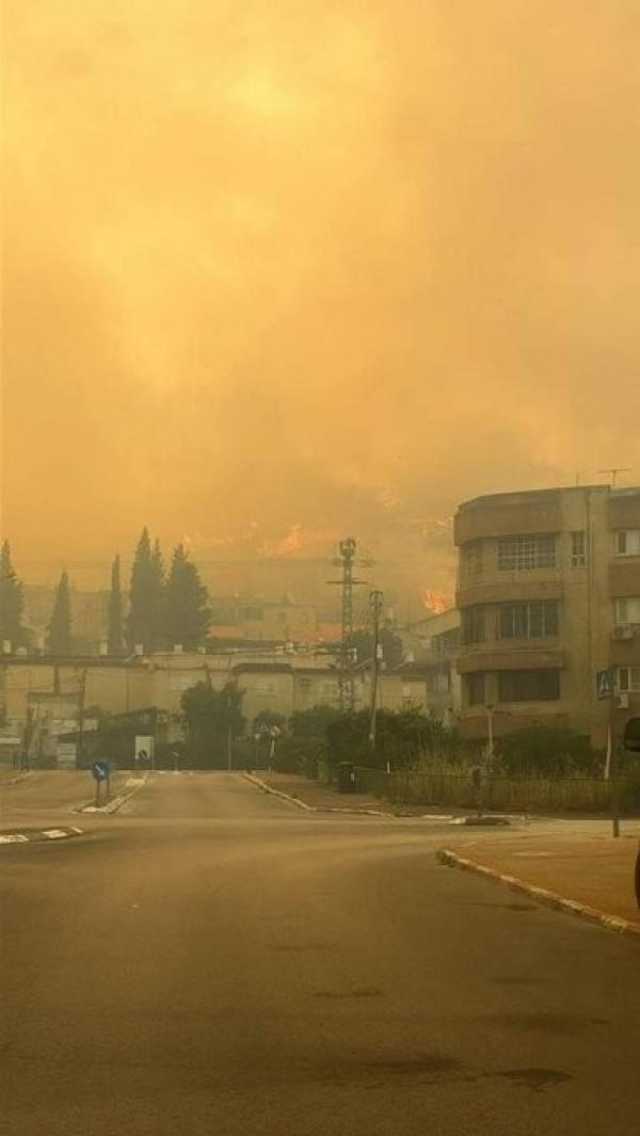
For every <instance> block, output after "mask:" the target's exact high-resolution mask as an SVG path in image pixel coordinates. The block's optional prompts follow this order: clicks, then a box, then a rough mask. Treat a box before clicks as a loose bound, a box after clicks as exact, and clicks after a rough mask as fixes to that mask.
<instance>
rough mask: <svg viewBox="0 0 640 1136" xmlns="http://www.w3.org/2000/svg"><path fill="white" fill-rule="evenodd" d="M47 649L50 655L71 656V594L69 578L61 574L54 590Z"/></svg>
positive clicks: (65, 574)
mask: <svg viewBox="0 0 640 1136" xmlns="http://www.w3.org/2000/svg"><path fill="white" fill-rule="evenodd" d="M48 632H49V633H48V638H47V648H48V651H49V654H51V655H70V654H71V593H70V589H69V577H68V576H67V573H66V572H63V573H62V575H61V577H60V583H59V584H58V587H57V590H56V598H55V601H54V605H53V612H52V615H51V619H50V620H49V629H48Z"/></svg>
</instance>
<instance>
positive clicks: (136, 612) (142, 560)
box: [127, 527, 153, 651]
mask: <svg viewBox="0 0 640 1136" xmlns="http://www.w3.org/2000/svg"><path fill="white" fill-rule="evenodd" d="M127 641H128V644H129V647H130V649H131V650H133V649H134V647H135V646H136V645H137V644H138V643H141V644H142V647H143V649H144V650H145V651H150V650H151V649H152V647H153V568H152V564H151V541H150V540H149V530H148V529H147V528H146V527H145V528H144V529H143V530H142V535H141V537H140V540H139V541H138V546H137V548H136V551H135V556H134V558H133V567H132V569H131V585H130V588H129V615H128V618H127Z"/></svg>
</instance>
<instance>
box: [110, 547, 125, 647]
mask: <svg viewBox="0 0 640 1136" xmlns="http://www.w3.org/2000/svg"><path fill="white" fill-rule="evenodd" d="M123 646H124V643H123V637H122V591H121V588H120V557H119V556H116V558H115V560H114V562H113V564H112V565H111V592H110V594H109V613H108V628H107V650H108V652H109V654H110V655H120V654H121V653H122V649H123Z"/></svg>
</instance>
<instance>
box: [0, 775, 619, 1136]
mask: <svg viewBox="0 0 640 1136" xmlns="http://www.w3.org/2000/svg"><path fill="white" fill-rule="evenodd" d="M51 776H53V777H55V775H51ZM14 791H15V792H17V793H18V796H20V793H22V794H23V795H24V794H27V793H29V794H30V795H31V796H30V808H31V809H32V810H34V811H35V813H36V814H37V813H38V808H40V811H41V812H42V811H43V810H44V809H46V808H49V806H48V805H46V804H43V801H42V800H41V799H40V798H39V797H38V794H37V793H36V791H35V786H34V785H33V784H32V787H31V789H27V788H26V787H23V788H22V789H21V787H20V786H14ZM6 792H9V790H7V791H6ZM42 792H43V793H45V795H46V779H45V782H44V785H43V788H42ZM51 792H53V789H51ZM62 796H63V798H64V804H63V805H61V806H60V808H59V811H58V813H57V814H56V812H55V809H51V810H50V811H51V815H52V816H57V819H58V821H59V820H60V817H61V816H62V815H63V813H64V811H65V810H66V809H67V807H68V801H67V799H66V797H65V795H64V793H63V794H62ZM13 807H14V809H15V807H16V805H15V798H14V805H13ZM25 815H26V813H25ZM65 815H66V814H65ZM76 820H77V818H76ZM3 824H4V822H3ZM82 826H83V827H84V828H86V830H87V831H86V833H85V835H84V836H81V837H78V838H76V839H72V840H68V841H60V842H59V843H54V844H29V845H23V846H19V847H17V846H6V847H3V848H2V849H0V859H1V864H0V872H1V878H2V884H1V903H2V923H3V932H2V982H3V999H2V1009H3V1013H2V1033H3V1037H2V1044H3V1057H2V1061H1V1071H2V1078H3V1086H2V1095H1V1099H2V1101H3V1106H4V1108H3V1116H4V1120H3V1121H0V1123H4V1124H5V1125H6V1131H7V1132H12V1133H24V1134H28V1136H33V1134H40V1133H42V1134H43V1136H44V1134H45V1133H46V1134H47V1136H75V1134H76V1133H77V1134H78V1136H81V1134H82V1136H88V1134H90V1136H115V1134H117V1133H126V1134H127V1136H147V1134H148V1136H169V1134H172V1136H175V1134H176V1133H178V1134H182V1133H185V1134H189V1136H240V1134H242V1136H246V1134H253V1133H261V1134H262V1133H266V1134H271V1133H273V1134H274V1136H289V1134H291V1136H405V1134H407V1136H409V1134H410V1136H414V1134H415V1136H430V1134H437V1136H449V1134H454V1133H464V1134H470V1136H501V1134H502V1133H504V1134H505V1136H506V1134H507V1133H508V1134H509V1136H518V1134H520V1133H527V1134H531V1136H533V1134H534V1133H535V1134H536V1136H539V1134H540V1133H545V1136H556V1134H557V1136H560V1134H562V1136H568V1134H569V1136H570V1134H572V1133H579V1134H580V1136H605V1134H606V1133H610V1132H615V1131H626V1132H632V1131H634V1130H636V1129H637V1126H638V1118H639V1117H640V1087H639V1084H638V1080H639V1078H638V1054H639V1053H640V978H639V975H640V949H639V946H638V944H637V943H635V942H634V941H632V940H627V939H624V938H620V937H617V936H615V935H613V934H611V933H608V932H606V931H603V930H601V929H600V928H598V927H592V926H590V925H589V924H586V923H582V922H580V921H578V920H573V919H571V918H570V917H567V916H564V915H561V914H558V913H556V912H554V911H551V910H548V909H545V908H538V907H536V906H535V905H534V904H532V903H530V902H527V901H526V900H525V899H523V898H522V897H516V896H515V895H514V893H511V892H509V891H506V890H502V889H501V888H500V887H498V886H497V885H495V884H491V883H489V882H485V881H483V880H482V879H479V878H476V877H472V876H469V875H467V874H465V873H461V872H456V871H452V870H450V869H447V868H442V867H440V866H438V865H437V863H436V861H435V857H434V854H433V852H434V848H435V847H437V846H439V845H442V844H443V843H451V829H450V828H448V827H446V826H443V828H442V830H441V831H438V828H437V826H434V825H433V824H424V822H420V821H416V820H388V819H378V818H373V817H366V818H363V817H348V816H347V817H334V816H331V817H327V816H324V817H323V816H320V815H314V814H307V813H304V812H302V811H301V810H299V809H297V808H295V806H292V805H290V804H287V803H286V802H283V801H280V800H278V799H277V798H274V797H269V796H266V795H263V794H261V793H260V792H259V791H258V790H256V789H255V788H254V787H253V786H251V785H250V784H249V783H248V782H246V781H244V780H242V778H241V777H240V776H239V775H228V774H224V773H220V774H193V775H188V774H180V775H175V776H174V775H172V774H166V775H156V776H154V777H153V778H152V779H151V780H150V782H149V783H148V784H147V785H146V786H145V787H144V788H143V789H142V790H140V791H139V792H138V793H137V794H136V795H135V796H134V797H132V798H131V800H130V802H129V803H128V804H127V805H126V806H124V808H123V810H122V811H121V812H120V813H118V814H117V815H115V816H113V817H111V818H107V817H100V818H95V817H93V818H92V817H86V818H85V817H84V816H83V818H82ZM5 827H6V825H5Z"/></svg>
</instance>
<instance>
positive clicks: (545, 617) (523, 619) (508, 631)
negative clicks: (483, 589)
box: [498, 600, 559, 639]
mask: <svg viewBox="0 0 640 1136" xmlns="http://www.w3.org/2000/svg"><path fill="white" fill-rule="evenodd" d="M558 607H559V604H558V601H557V600H533V601H531V603H520V604H501V605H500V619H499V624H498V626H499V629H500V638H501V639H552V638H554V637H555V636H556V635H557V634H558Z"/></svg>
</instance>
